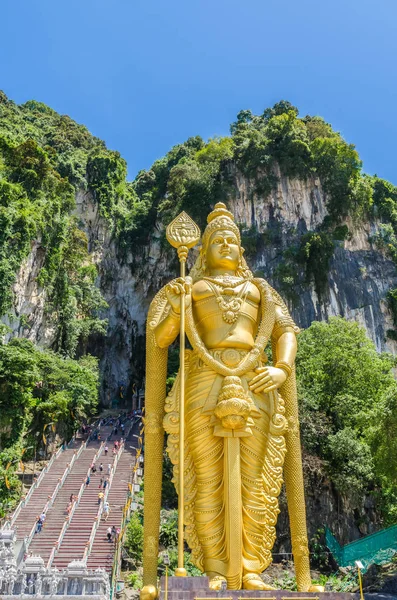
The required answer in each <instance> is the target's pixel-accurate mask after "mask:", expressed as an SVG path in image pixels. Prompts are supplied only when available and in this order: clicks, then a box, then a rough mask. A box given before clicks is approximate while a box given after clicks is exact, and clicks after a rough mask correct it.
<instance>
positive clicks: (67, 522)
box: [47, 439, 105, 568]
mask: <svg viewBox="0 0 397 600" xmlns="http://www.w3.org/2000/svg"><path fill="white" fill-rule="evenodd" d="M85 444H88V439H87V441H86V442H85ZM104 446H105V441H103V442H101V445H100V447H99V448H98V450H97V452H96V453H95V455H94V458H93V459H92V463H95V462H96V461H97V459H98V458H99V456H100V455H101V453H102V450H103V448H104ZM92 463H91V465H92ZM91 465H90V466H89V467H88V469H87V472H86V475H85V479H84V481H83V483H82V484H81V486H80V490H79V493H78V495H77V499H76V500H75V501H74V502H73V506H72V510H71V511H70V514H69V515H68V516H67V517H66V519H65V522H64V524H63V525H62V529H61V532H60V534H59V536H58V539H57V541H56V542H55V544H54V547H53V549H52V550H51V554H50V557H49V559H48V563H47V568H49V567H51V565H52V563H53V561H54V558H55V556H56V554H57V552H58V551H59V548H60V546H61V544H62V540H63V538H64V536H65V533H66V531H67V529H68V527H69V525H70V523H71V521H72V519H73V515H74V513H75V512H76V509H77V507H78V505H79V504H80V500H81V497H82V495H83V493H84V489H85V488H86V481H87V477H88V476H89V475H90V473H91Z"/></svg>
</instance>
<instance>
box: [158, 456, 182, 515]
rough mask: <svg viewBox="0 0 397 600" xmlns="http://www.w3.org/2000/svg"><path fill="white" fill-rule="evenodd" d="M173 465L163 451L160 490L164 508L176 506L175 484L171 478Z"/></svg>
mask: <svg viewBox="0 0 397 600" xmlns="http://www.w3.org/2000/svg"><path fill="white" fill-rule="evenodd" d="M172 469H173V467H172V463H171V460H170V457H169V456H168V454H167V452H165V451H164V453H163V479H162V492H161V504H162V506H163V507H164V508H166V509H169V510H170V509H175V508H177V507H178V498H177V495H176V491H175V486H174V484H173V482H172V479H173V476H174V474H173V470H172Z"/></svg>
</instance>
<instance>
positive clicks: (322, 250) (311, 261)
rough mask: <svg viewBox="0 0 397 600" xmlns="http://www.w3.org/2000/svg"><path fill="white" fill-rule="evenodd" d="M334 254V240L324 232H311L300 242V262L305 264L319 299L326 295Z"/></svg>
mask: <svg viewBox="0 0 397 600" xmlns="http://www.w3.org/2000/svg"><path fill="white" fill-rule="evenodd" d="M333 253H334V244H333V241H332V238H331V237H330V235H329V234H328V233H327V232H324V231H318V232H316V231H310V232H308V233H305V234H304V235H303V236H302V237H301V240H300V248H299V252H298V261H299V262H301V263H303V264H304V266H305V270H306V279H307V281H308V282H310V281H313V282H314V288H315V290H316V293H317V295H318V297H319V298H321V297H322V296H323V295H324V292H325V289H326V287H327V283H328V271H329V263H330V260H331V257H332V255H333Z"/></svg>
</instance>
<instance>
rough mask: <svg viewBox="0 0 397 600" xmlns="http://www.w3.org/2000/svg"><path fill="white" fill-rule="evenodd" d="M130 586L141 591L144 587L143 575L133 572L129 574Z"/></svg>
mask: <svg viewBox="0 0 397 600" xmlns="http://www.w3.org/2000/svg"><path fill="white" fill-rule="evenodd" d="M128 585H129V587H132V588H133V589H134V590H141V589H142V587H143V579H142V575H141V573H139V572H138V571H132V572H131V573H129V574H128Z"/></svg>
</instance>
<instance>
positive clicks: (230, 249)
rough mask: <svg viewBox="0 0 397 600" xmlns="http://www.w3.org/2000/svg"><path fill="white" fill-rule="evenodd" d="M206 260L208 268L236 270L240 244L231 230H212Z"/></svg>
mask: <svg viewBox="0 0 397 600" xmlns="http://www.w3.org/2000/svg"><path fill="white" fill-rule="evenodd" d="M206 262H207V267H208V268H209V269H227V270H232V271H236V270H237V267H238V265H239V262H240V246H239V243H238V239H237V237H236V234H235V233H233V231H229V230H228V229H220V230H219V231H214V233H213V234H212V235H211V237H210V239H209V242H208V247H207V252H206Z"/></svg>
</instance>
